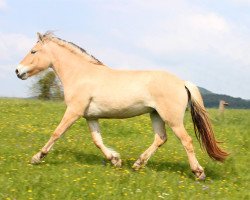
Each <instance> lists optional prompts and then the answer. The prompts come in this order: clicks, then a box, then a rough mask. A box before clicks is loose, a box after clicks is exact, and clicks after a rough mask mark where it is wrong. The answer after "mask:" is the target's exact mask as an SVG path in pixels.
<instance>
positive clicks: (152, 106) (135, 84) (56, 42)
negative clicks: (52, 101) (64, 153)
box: [16, 32, 228, 180]
mask: <svg viewBox="0 0 250 200" xmlns="http://www.w3.org/2000/svg"><path fill="white" fill-rule="evenodd" d="M47 68H52V69H53V70H54V71H55V73H56V74H57V75H58V77H59V79H60V80H61V82H62V85H63V88H64V97H65V103H66V105H67V109H66V111H65V114H64V116H63V118H62V120H61V122H60V124H59V125H58V127H57V128H56V130H55V131H54V133H53V134H52V136H51V138H50V139H49V141H48V142H47V143H46V144H45V146H44V147H43V148H42V149H41V151H39V152H38V153H37V154H35V155H34V156H33V158H32V163H39V162H40V161H41V159H43V158H44V157H45V156H46V155H47V154H48V152H49V151H50V149H51V148H52V146H53V144H54V143H55V141H56V140H57V139H59V138H60V136H61V135H62V134H63V133H64V132H65V131H66V130H67V129H68V128H69V127H70V126H71V125H72V124H73V123H74V122H75V121H76V120H77V119H79V118H80V117H84V118H85V119H86V120H87V123H88V126H89V129H90V132H91V134H92V138H93V141H94V143H95V145H96V146H97V147H98V148H100V149H101V151H102V152H103V154H104V155H105V157H106V158H107V159H108V160H110V161H111V163H112V164H113V165H115V166H121V159H120V156H119V154H118V153H117V152H115V151H114V150H112V149H110V148H107V147H106V146H105V145H104V144H103V141H102V137H101V131H100V128H99V124H98V119H99V118H128V117H134V116H138V115H141V114H145V113H149V114H150V118H151V121H152V127H153V131H154V133H155V139H154V142H153V143H152V145H151V146H150V147H149V148H148V149H147V150H146V151H145V152H144V153H142V154H141V156H140V157H139V159H138V160H137V161H136V162H135V163H134V165H133V168H134V169H139V168H141V167H142V166H143V165H145V164H146V163H147V161H148V160H149V158H150V157H151V155H152V154H153V153H154V152H155V151H156V150H157V149H158V147H160V146H161V145H163V144H164V143H165V142H166V140H167V135H166V130H165V124H167V125H168V126H170V127H171V128H172V130H173V132H174V133H175V134H176V136H177V137H178V138H179V139H180V141H181V143H182V145H183V146H184V148H185V150H186V153H187V156H188V160H189V164H190V167H191V169H192V171H193V173H194V174H195V175H196V177H197V178H198V179H201V180H202V179H205V173H204V169H203V168H202V167H201V165H200V164H199V162H198V161H197V159H196V156H195V153H194V148H193V144H192V139H191V137H190V136H189V135H188V133H187V131H186V129H185V128H184V125H183V118H184V113H185V110H186V107H187V104H188V102H190V106H191V115H192V119H193V123H194V129H195V133H196V136H197V138H198V140H199V142H200V143H201V144H202V146H203V147H204V148H205V150H206V151H207V153H208V155H209V156H210V157H211V158H212V159H214V160H218V161H223V160H224V159H225V158H226V156H227V155H228V154H227V153H226V152H225V151H223V150H221V148H220V147H219V146H218V143H217V141H216V140H215V137H214V133H213V130H212V127H211V123H210V120H209V118H208V115H207V112H206V110H205V108H204V105H203V100H202V97H201V95H200V92H199V90H198V88H197V87H196V86H195V85H194V84H192V83H190V82H187V81H183V80H181V79H179V78H178V77H176V76H174V75H172V74H170V73H168V72H164V71H131V70H130V71H129V70H127V71H126V70H115V69H111V68H109V67H108V66H106V65H104V64H103V63H102V62H100V61H99V60H97V59H96V58H95V57H93V56H91V55H89V54H88V53H87V52H86V51H85V50H84V49H82V48H80V47H79V46H77V45H75V44H73V43H71V42H67V41H65V40H62V39H60V38H57V37H55V36H54V35H53V34H52V33H49V32H47V33H45V34H43V35H41V34H40V33H38V42H37V43H36V44H35V46H34V47H33V48H32V49H31V51H30V52H29V53H28V54H27V55H26V57H25V58H24V59H23V60H22V61H21V62H20V64H19V65H18V67H17V69H16V74H17V76H18V78H20V79H22V80H25V79H27V78H28V77H30V76H33V75H35V74H37V73H38V72H40V71H43V70H45V69H47Z"/></svg>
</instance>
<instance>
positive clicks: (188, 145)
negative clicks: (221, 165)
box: [171, 124, 206, 180]
mask: <svg viewBox="0 0 250 200" xmlns="http://www.w3.org/2000/svg"><path fill="white" fill-rule="evenodd" d="M171 128H172V130H173V131H174V133H175V135H176V136H177V137H178V138H179V139H180V141H181V143H182V145H183V146H184V148H185V150H186V152H187V156H188V160H189V164H190V167H191V169H192V172H193V173H194V174H195V175H196V177H197V178H198V179H200V180H204V179H205V177H206V176H205V173H204V170H203V168H202V167H201V166H200V164H199V162H198V160H197V159H196V157H195V153H194V147H193V142H192V138H191V137H190V136H189V135H188V133H187V131H186V129H185V128H184V126H183V124H181V125H179V126H173V127H171Z"/></svg>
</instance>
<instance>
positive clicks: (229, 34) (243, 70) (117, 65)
mask: <svg viewBox="0 0 250 200" xmlns="http://www.w3.org/2000/svg"><path fill="white" fill-rule="evenodd" d="M27 4H29V7H27V6H25V5H27ZM55 9H56V11H55ZM249 9H250V0H241V1H236V0H229V1H226V0H222V1H220V2H217V1H215V0H211V1H209V2H202V3H201V2H197V1H196V0H191V1H187V0H177V1H175V2H172V1H163V0H156V1H155V2H154V3H150V2H145V1H142V0H137V1H131V0H128V1H119V2H117V1H114V0H107V1H105V2H104V1H100V0H93V1H91V2H89V1H79V0H73V1H66V0H65V1H59V0H55V1H53V2H51V1H48V0H45V1H41V0H39V1H36V2H30V1H28V0H24V1H22V2H19V1H14V0H10V1H6V0H0V26H1V31H0V70H1V73H0V79H1V82H2V84H1V86H0V96H2V97H18V98H20V97H22V98H27V97H30V93H29V88H30V87H31V86H32V83H33V82H34V79H33V78H31V79H30V80H27V81H21V80H19V79H18V78H17V77H16V75H15V73H14V71H15V69H16V67H17V65H18V63H19V62H20V61H21V60H22V58H23V57H24V56H25V55H26V54H27V53H28V52H29V50H30V49H31V48H32V46H33V45H34V44H35V42H36V39H37V38H36V32H42V33H44V32H46V31H47V30H58V31H56V32H55V35H56V36H58V37H60V38H62V39H64V40H66V41H70V42H73V43H75V44H77V45H78V46H80V47H83V48H84V49H86V50H87V52H89V53H90V54H93V55H94V56H95V57H96V58H97V59H99V60H100V61H102V62H103V63H105V64H106V65H107V66H109V67H111V68H114V69H128V70H131V69H133V70H139V69H142V70H149V69H151V70H154V69H156V70H166V71H168V72H170V73H173V74H175V75H177V76H178V77H179V78H181V79H183V80H189V81H191V82H193V83H195V84H196V85H197V86H199V87H202V88H205V89H207V90H209V91H212V92H213V93H216V94H225V95H229V96H232V97H235V98H242V99H245V100H250V88H249V85H250V78H249V75H250V57H249V56H248V54H249V53H248V52H250V20H249V19H250V13H249ZM45 10H46V12H44V11H45ZM47 13H54V14H53V15H49V14H47ZM68 13H70V15H69V14H68Z"/></svg>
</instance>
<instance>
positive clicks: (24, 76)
mask: <svg viewBox="0 0 250 200" xmlns="http://www.w3.org/2000/svg"><path fill="white" fill-rule="evenodd" d="M15 72H16V75H17V77H18V78H20V79H22V80H26V79H27V78H28V74H27V73H26V72H25V73H22V74H20V72H19V70H18V69H16V71H15Z"/></svg>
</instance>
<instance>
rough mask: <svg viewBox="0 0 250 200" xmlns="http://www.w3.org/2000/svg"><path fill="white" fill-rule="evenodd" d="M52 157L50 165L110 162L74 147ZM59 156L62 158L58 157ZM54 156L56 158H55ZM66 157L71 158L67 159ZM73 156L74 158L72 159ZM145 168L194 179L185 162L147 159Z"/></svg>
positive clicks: (210, 173) (213, 174) (127, 164)
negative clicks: (176, 173) (175, 173)
mask: <svg viewBox="0 0 250 200" xmlns="http://www.w3.org/2000/svg"><path fill="white" fill-rule="evenodd" d="M53 154H54V158H53V160H50V161H49V163H50V164H52V165H61V164H64V163H66V162H67V163H69V162H70V163H71V162H72V163H74V162H78V163H79V164H87V165H103V166H105V165H107V163H110V162H109V161H108V160H106V159H105V158H104V157H103V156H102V155H97V154H92V153H85V152H84V150H82V151H79V150H75V149H60V150H54V151H53ZM59 156H61V157H62V158H63V159H58V157H59ZM55 157H56V158H55ZM67 158H71V159H69V160H67ZM72 158H75V159H72ZM134 162H135V161H131V160H126V159H125V160H123V166H122V168H127V169H132V166H133V164H134ZM146 168H149V169H151V170H154V171H157V172H162V171H172V172H178V173H181V174H183V173H185V174H186V175H185V176H188V177H189V178H190V179H194V175H193V173H192V172H191V169H190V166H189V164H188V163H185V162H168V161H163V162H157V161H149V162H148V164H147V165H146ZM205 173H206V175H207V177H210V178H211V179H213V180H219V179H221V177H222V176H223V172H221V171H215V170H214V169H211V168H205Z"/></svg>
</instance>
